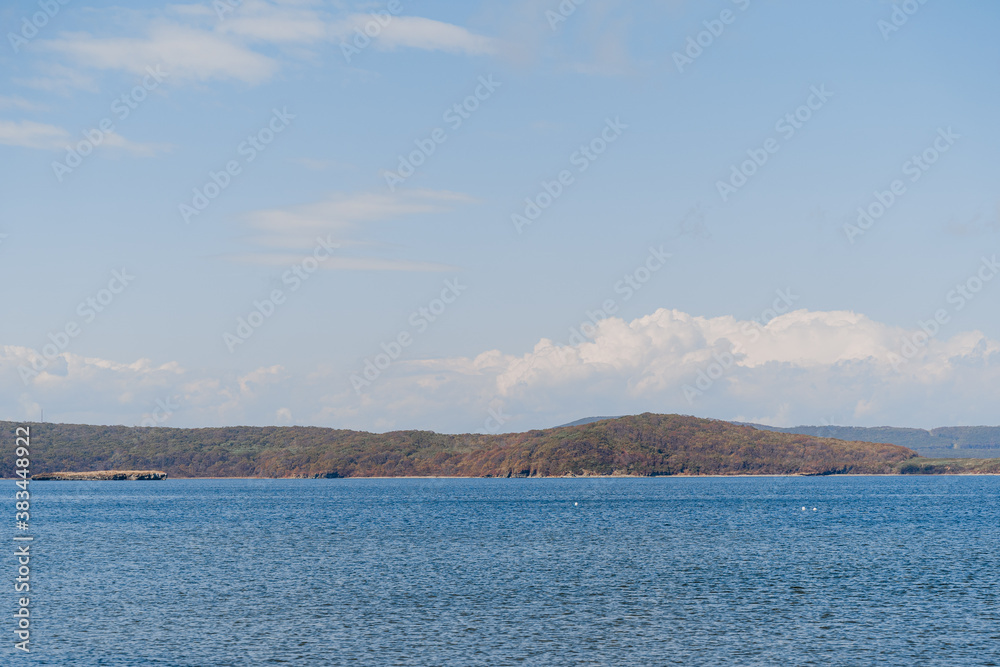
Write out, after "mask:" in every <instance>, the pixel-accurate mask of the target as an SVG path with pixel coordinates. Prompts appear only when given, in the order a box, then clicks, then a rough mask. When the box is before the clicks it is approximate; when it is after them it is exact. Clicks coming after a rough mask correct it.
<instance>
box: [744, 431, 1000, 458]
mask: <svg viewBox="0 0 1000 667" xmlns="http://www.w3.org/2000/svg"><path fill="white" fill-rule="evenodd" d="M734 423H741V424H742V425H744V426H753V427H754V428H758V429H761V430H765V431H776V432H778V433H797V434H800V435H811V436H815V437H820V438H837V439H838V440H862V441H864V442H884V443H890V444H893V445H900V446H902V447H909V448H910V449H913V450H916V451H917V452H918V453H919V454H920V455H921V456H926V457H929V458H990V457H994V456H1000V426H944V427H941V428H935V429H931V430H930V431H927V430H924V429H921V428H899V427H895V426H872V427H864V426H793V427H791V428H778V427H776V426H765V425H763V424H748V423H742V422H734Z"/></svg>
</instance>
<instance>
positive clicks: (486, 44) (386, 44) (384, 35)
mask: <svg viewBox="0 0 1000 667" xmlns="http://www.w3.org/2000/svg"><path fill="white" fill-rule="evenodd" d="M352 20H353V21H354V22H359V21H362V20H365V21H367V20H371V17H364V16H363V15H362V16H355V17H353V18H352ZM352 30H353V27H352ZM375 43H376V45H377V46H378V47H379V48H382V49H389V50H391V49H396V48H414V49H422V50H424V51H446V52H448V53H464V54H467V55H474V56H478V55H488V54H492V53H495V52H496V51H497V44H496V41H495V40H494V39H491V38H489V37H485V36H483V35H477V34H475V33H473V32H470V31H469V30H466V29H465V28H462V27H460V26H457V25H453V24H451V23H443V22H441V21H434V20H432V19H426V18H422V17H419V16H397V17H395V18H393V20H392V21H391V22H389V23H388V24H387V25H386V26H385V28H383V29H382V31H381V33H380V34H379V35H378V38H377V40H376V42H375Z"/></svg>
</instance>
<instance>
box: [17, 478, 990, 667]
mask: <svg viewBox="0 0 1000 667" xmlns="http://www.w3.org/2000/svg"><path fill="white" fill-rule="evenodd" d="M4 483H6V484H9V485H11V487H13V482H10V481H8V482H4ZM31 489H32V502H33V507H32V522H33V524H34V526H33V528H34V534H35V535H36V536H37V537H36V542H35V543H34V546H33V549H34V550H35V551H36V553H35V557H34V559H33V561H32V566H33V570H32V592H31V599H32V606H33V617H32V618H33V626H32V627H33V634H32V642H31V645H32V647H33V650H32V653H31V655H30V656H26V655H23V654H20V655H17V654H16V653H15V651H14V649H13V641H14V640H13V632H10V629H11V628H12V627H13V622H12V621H10V620H8V621H7V622H5V630H6V631H5V633H4V635H5V639H6V640H7V641H6V644H5V646H4V647H3V650H2V652H0V662H2V663H3V664H11V665H13V664H24V665H29V664H30V665H35V664H38V665H128V666H133V665H197V666H199V667H206V666H208V665H247V664H275V665H278V664H282V665H874V664H878V665H997V664H1000V613H998V606H997V603H998V600H997V595H998V591H1000V505H998V498H1000V478H997V477H907V478H900V477H823V478H729V479H726V478H722V479H720V478H660V479H591V480H588V479H559V480H540V479H511V480H495V479H490V480H412V479H411V480H170V481H166V482H33V483H32V485H31ZM11 495H12V494H11ZM803 506H804V507H806V511H802V507H803ZM813 507H815V508H816V511H813V509H812V508H813ZM5 532H6V533H7V534H8V537H7V543H8V544H11V542H10V536H9V534H10V530H6V531H5ZM10 551H11V552H12V551H13V549H10ZM6 562H7V563H8V567H6V568H5V570H4V571H6V572H8V573H9V575H8V576H9V577H10V579H11V580H12V579H13V576H14V575H13V568H14V566H13V559H12V558H10V557H8V559H7V561H6ZM3 590H5V591H8V592H7V594H6V595H5V600H4V601H3V604H5V605H7V608H8V609H11V610H13V609H14V605H15V604H16V602H15V595H14V593H13V592H11V590H12V586H8V585H7V584H5V585H3ZM7 618H8V619H9V618H10V617H9V616H8V617H7ZM17 653H20V652H17Z"/></svg>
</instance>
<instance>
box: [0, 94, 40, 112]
mask: <svg viewBox="0 0 1000 667" xmlns="http://www.w3.org/2000/svg"><path fill="white" fill-rule="evenodd" d="M42 108H43V107H42V106H41V105H39V104H35V103H34V102H29V101H28V100H26V99H24V98H23V97H19V96H17V95H10V96H5V95H0V110H6V109H20V110H21V111H38V110H40V109H42Z"/></svg>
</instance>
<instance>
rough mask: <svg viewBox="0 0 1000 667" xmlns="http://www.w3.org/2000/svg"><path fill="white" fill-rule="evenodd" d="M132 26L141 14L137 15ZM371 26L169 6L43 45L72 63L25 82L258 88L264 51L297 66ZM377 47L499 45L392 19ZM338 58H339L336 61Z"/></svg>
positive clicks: (352, 19) (276, 8) (271, 59)
mask: <svg viewBox="0 0 1000 667" xmlns="http://www.w3.org/2000/svg"><path fill="white" fill-rule="evenodd" d="M132 16H133V20H135V17H136V16H139V14H136V13H133V14H132ZM371 20H372V15H370V14H357V13H351V14H346V15H344V14H341V16H340V17H334V16H332V15H330V14H329V13H327V12H324V11H322V10H321V9H318V8H316V7H314V6H312V5H311V4H310V3H289V2H279V3H273V2H264V1H263V0H244V1H243V2H242V3H241V4H240V5H239V6H238V7H236V8H235V9H233V10H232V11H227V12H225V13H224V15H223V16H222V17H221V19H220V17H219V16H217V15H216V12H214V11H208V8H206V7H205V6H199V5H190V4H187V5H170V6H168V8H167V11H166V12H165V13H161V14H160V15H158V16H155V17H150V18H147V19H139V20H138V22H137V24H138V25H140V26H144V27H141V28H140V29H139V30H136V28H135V27H134V25H136V24H133V25H130V26H129V28H128V29H129V33H128V34H127V35H123V36H95V35H92V34H89V33H85V32H76V33H73V32H64V33H62V34H60V35H59V36H58V37H56V38H50V39H44V40H39V42H38V48H39V49H40V50H42V51H48V52H50V53H54V54H57V55H59V56H62V57H63V58H65V59H66V60H68V61H71V62H72V63H73V66H72V67H67V66H66V65H64V64H50V65H48V66H47V67H46V72H45V75H44V76H40V77H36V78H33V79H28V80H22V81H21V83H23V84H25V85H29V86H33V87H36V88H41V89H45V90H55V91H59V92H66V91H69V90H71V89H73V88H87V89H93V87H94V82H93V80H92V79H91V78H89V77H88V76H86V75H85V74H83V73H82V71H81V68H84V69H85V68H92V69H98V70H114V71H122V72H128V73H131V74H135V75H142V74H144V72H145V69H146V67H152V66H161V67H163V69H164V70H166V71H167V72H168V73H169V75H170V77H171V81H173V82H178V81H196V82H208V81H216V80H236V81H242V82H244V83H247V84H251V85H256V84H260V83H263V82H265V81H268V80H270V79H271V78H272V77H273V76H274V75H275V74H276V73H277V71H278V70H279V68H280V66H281V62H282V60H281V57H280V56H279V55H277V54H275V53H271V52H270V51H269V52H268V54H267V55H265V54H264V53H262V52H261V50H262V49H267V48H270V49H271V50H272V51H273V50H274V49H279V50H280V53H281V54H283V56H284V57H290V58H291V59H292V60H303V59H305V60H314V59H315V58H316V56H317V49H318V47H319V46H321V45H326V46H331V45H339V44H340V43H342V42H344V41H347V40H350V39H351V38H353V36H354V29H355V28H356V27H358V28H363V26H364V25H365V24H366V23H368V22H370V21H371ZM374 43H375V45H376V48H378V49H382V50H395V49H402V48H412V49H419V50H425V51H445V52H448V53H455V54H465V55H485V54H492V53H495V52H496V50H497V43H496V41H495V40H494V39H492V38H490V37H486V36H484V35H478V34H475V33H473V32H471V31H469V30H468V29H466V28H463V27H461V26H457V25H453V24H450V23H445V22H443V21H436V20H433V19H428V18H423V17H418V16H393V17H392V19H391V20H390V21H389V22H388V24H387V25H385V27H384V28H382V29H381V31H380V34H378V36H377V37H376V38H375V40H374ZM339 55H340V54H339V53H338V54H337V56H338V60H339Z"/></svg>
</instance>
